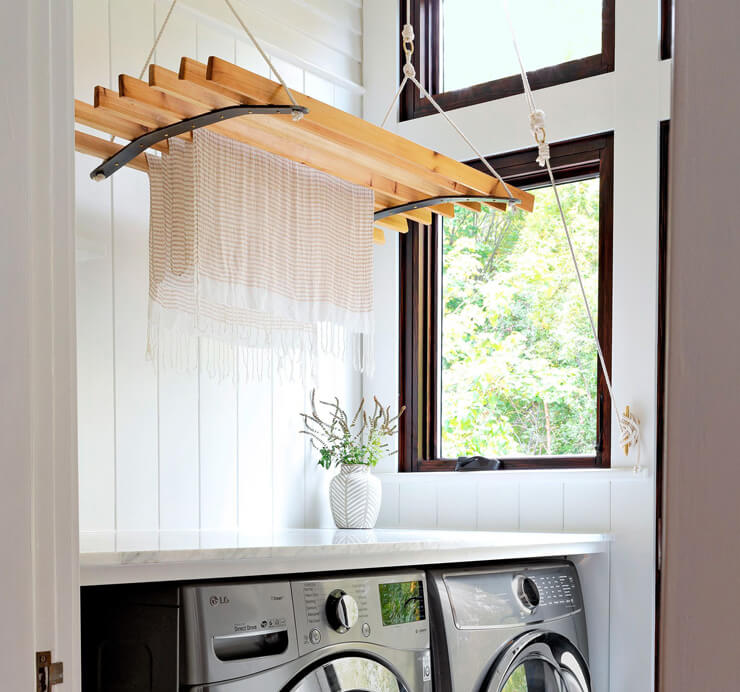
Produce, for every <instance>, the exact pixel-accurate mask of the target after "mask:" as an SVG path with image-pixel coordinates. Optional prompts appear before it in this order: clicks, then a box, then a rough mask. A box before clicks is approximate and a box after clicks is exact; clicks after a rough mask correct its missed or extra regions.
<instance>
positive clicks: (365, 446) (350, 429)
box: [300, 389, 406, 469]
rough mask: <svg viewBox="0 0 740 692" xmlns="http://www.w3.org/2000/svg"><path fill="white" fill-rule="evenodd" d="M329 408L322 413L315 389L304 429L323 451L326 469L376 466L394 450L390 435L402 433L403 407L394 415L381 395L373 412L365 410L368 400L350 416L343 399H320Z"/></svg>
mask: <svg viewBox="0 0 740 692" xmlns="http://www.w3.org/2000/svg"><path fill="white" fill-rule="evenodd" d="M318 404H319V406H322V407H323V408H324V409H325V410H324V413H323V416H322V414H320V413H319V406H317V403H316V390H315V389H314V390H312V391H311V410H310V412H309V413H301V414H300V416H301V418H302V419H303V430H301V431H300V434H302V435H307V436H308V438H309V440H310V442H311V446H312V447H313V448H314V449H315V450H317V451H318V453H319V465H321V466H323V467H324V468H326V469H329V468H331V466H332V465H340V464H362V465H365V466H375V465H376V464H377V463H378V461H379V460H380V458H381V457H382V456H384V455H386V454H395V453H396V451H393V452H390V451H389V450H390V441H389V438H393V436H394V435H395V434H396V433H397V432H398V420H399V418H400V417H401V416H402V415H403V412H404V411H405V410H406V407H405V406H402V407H401V409H400V410H399V411H398V413H397V414H396V415H391V407H390V406H387V407H383V405H382V404H381V403H380V401H378V398H377V397H373V408H372V412H370V413H368V411H367V410H366V409H365V399H364V398H363V400H362V401H361V402H360V405H359V406H358V407H357V411H356V412H355V413H354V415H353V416H352V418H351V419H350V417H349V415H348V414H347V412H346V411H345V410H344V409H343V408H342V406H341V404H340V402H339V399H338V398H337V397H335V398H334V400H333V401H321V400H319V402H318Z"/></svg>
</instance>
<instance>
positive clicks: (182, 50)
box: [134, 3, 198, 79]
mask: <svg viewBox="0 0 740 692" xmlns="http://www.w3.org/2000/svg"><path fill="white" fill-rule="evenodd" d="M168 9H169V3H168V4H166V5H165V4H163V3H155V10H156V12H155V17H156V30H157V31H159V30H160V27H161V26H162V22H164V18H165V16H166V14H167V10H168ZM197 55H198V23H197V22H196V20H195V17H193V15H192V14H190V13H188V12H184V11H183V10H182V8H179V7H175V11H174V12H173V13H172V16H171V17H170V20H169V22H168V24H167V26H166V27H165V30H164V33H163V34H162V38H161V39H160V41H159V45H158V46H157V52H156V53H155V55H154V62H156V64H157V65H161V66H162V67H166V68H167V69H168V70H174V71H175V72H177V71H178V70H179V69H180V58H182V57H183V56H187V57H189V58H196V57H197ZM142 64H143V63H142ZM139 69H141V68H139ZM138 74H139V73H138V72H137V73H136V75H134V76H138ZM144 79H146V75H145V76H144Z"/></svg>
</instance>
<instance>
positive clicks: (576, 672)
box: [486, 632, 591, 692]
mask: <svg viewBox="0 0 740 692" xmlns="http://www.w3.org/2000/svg"><path fill="white" fill-rule="evenodd" d="M486 690H487V692H591V679H590V676H589V672H588V666H587V665H586V662H585V661H584V660H583V657H582V656H581V654H580V652H579V651H578V649H576V647H575V646H573V645H572V644H571V643H570V642H569V641H568V640H567V639H565V638H564V637H561V636H560V635H558V634H555V633H553V632H529V633H527V634H525V635H523V636H521V637H520V638H519V639H517V640H515V641H514V643H513V644H512V645H511V646H510V647H509V648H508V649H507V651H505V652H504V654H503V655H502V656H500V657H499V658H498V660H497V661H496V664H495V665H494V667H493V670H492V672H491V675H490V677H489V681H488V687H486Z"/></svg>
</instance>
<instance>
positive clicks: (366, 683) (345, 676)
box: [292, 657, 407, 692]
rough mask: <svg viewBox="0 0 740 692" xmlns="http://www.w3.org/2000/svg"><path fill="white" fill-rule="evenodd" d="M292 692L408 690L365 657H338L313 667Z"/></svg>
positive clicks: (382, 668)
mask: <svg viewBox="0 0 740 692" xmlns="http://www.w3.org/2000/svg"><path fill="white" fill-rule="evenodd" d="M292 692H407V691H406V688H405V687H404V685H403V684H402V683H401V682H400V681H399V680H398V678H397V677H396V676H395V675H394V674H393V673H392V672H391V671H390V670H388V668H386V667H385V666H383V665H381V664H379V663H377V662H375V661H371V660H370V659H367V658H359V657H347V658H338V659H336V660H334V661H332V662H331V663H327V664H326V665H324V666H322V667H321V668H318V669H316V670H315V671H313V672H312V673H310V674H309V675H308V677H306V678H304V679H303V680H302V681H301V682H300V683H298V686H297V687H294V688H293V690H292Z"/></svg>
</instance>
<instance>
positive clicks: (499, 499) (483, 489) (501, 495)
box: [477, 478, 519, 531]
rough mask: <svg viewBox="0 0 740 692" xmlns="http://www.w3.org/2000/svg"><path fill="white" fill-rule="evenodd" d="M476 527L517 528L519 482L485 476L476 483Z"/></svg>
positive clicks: (489, 528)
mask: <svg viewBox="0 0 740 692" xmlns="http://www.w3.org/2000/svg"><path fill="white" fill-rule="evenodd" d="M477 492H478V528H479V529H481V530H483V531H517V530H518V529H519V483H517V482H515V481H502V480H499V479H497V478H485V479H482V480H481V481H479V482H478V484H477Z"/></svg>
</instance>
